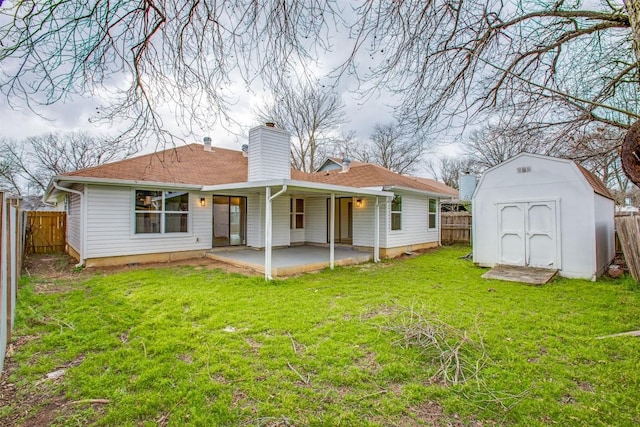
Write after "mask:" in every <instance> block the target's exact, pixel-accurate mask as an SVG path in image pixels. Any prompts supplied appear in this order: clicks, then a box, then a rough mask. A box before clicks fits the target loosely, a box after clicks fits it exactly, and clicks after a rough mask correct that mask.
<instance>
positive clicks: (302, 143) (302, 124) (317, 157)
mask: <svg viewBox="0 0 640 427" xmlns="http://www.w3.org/2000/svg"><path fill="white" fill-rule="evenodd" d="M274 97H275V100H274V101H273V102H270V103H267V104H264V105H262V106H260V107H258V109H257V114H258V117H259V119H260V120H261V121H262V122H263V123H264V122H273V123H275V124H276V125H277V126H278V127H280V128H282V129H285V130H287V131H288V132H289V133H290V134H291V135H293V141H292V142H291V164H292V166H293V167H294V168H296V169H298V170H301V171H304V172H312V171H314V170H315V168H316V167H318V166H319V163H320V162H321V161H322V160H324V157H325V156H326V154H327V150H326V148H327V146H328V145H329V143H331V142H332V141H333V137H332V134H334V133H335V132H337V130H338V128H339V127H340V125H342V124H343V123H344V122H345V116H344V103H343V102H342V99H341V98H340V96H339V95H338V94H336V93H335V92H333V91H331V90H330V89H329V88H327V87H325V86H322V85H319V84H300V85H295V86H294V85H291V86H290V85H287V86H285V87H284V88H283V89H282V90H281V91H278V92H276V93H275V94H274Z"/></svg>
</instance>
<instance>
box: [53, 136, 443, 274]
mask: <svg viewBox="0 0 640 427" xmlns="http://www.w3.org/2000/svg"><path fill="white" fill-rule="evenodd" d="M289 152H290V136H289V135H288V134H287V133H286V132H285V131H283V130H281V129H277V128H275V127H271V126H258V127H255V128H253V129H251V130H250V131H249V141H248V145H247V146H245V147H243V150H242V151H235V150H228V149H224V148H218V147H212V146H211V145H210V139H209V138H205V145H204V146H203V145H200V144H190V145H185V146H182V147H177V148H173V149H169V150H165V151H162V152H158V153H154V154H149V155H144V156H139V157H135V158H131V159H126V160H122V161H118V162H114V163H108V164H104V165H100V166H96V167H92V168H87V169H82V170H78V171H75V172H71V173H66V174H63V175H58V176H55V177H54V178H53V179H52V180H51V182H50V184H49V186H48V188H47V191H46V194H45V200H47V201H49V202H58V203H61V202H65V200H66V206H67V213H68V220H67V227H68V231H67V246H68V251H69V253H70V254H71V255H73V256H74V257H76V258H77V259H78V260H79V262H80V263H82V264H84V265H86V266H102V265H116V264H127V263H132V262H136V263H142V262H154V261H166V260H174V259H180V258H190V257H202V256H204V255H205V254H206V253H207V252H209V251H211V250H212V249H219V248H234V247H246V248H254V249H260V250H264V254H265V255H264V270H265V276H267V277H268V278H269V277H270V276H271V271H272V264H271V256H272V250H273V248H280V247H289V246H294V245H303V244H307V245H320V246H326V247H328V250H327V252H328V257H327V258H328V259H329V265H331V266H333V264H334V249H335V247H336V245H343V246H347V247H350V248H352V249H355V250H362V251H368V252H369V253H371V254H372V256H373V258H374V260H375V261H378V260H379V259H380V257H393V256H396V255H398V254H401V253H403V252H405V251H410V250H418V249H421V248H429V247H435V246H438V245H439V236H440V232H439V213H438V210H439V209H438V207H439V200H440V198H442V197H447V195H445V194H444V193H443V192H442V189H441V188H440V187H435V186H433V185H430V184H429V183H428V182H424V181H421V180H418V179H416V178H412V177H408V176H403V175H399V174H396V173H393V172H391V171H389V170H387V169H385V168H382V167H380V166H377V165H372V164H366V163H357V164H354V165H353V166H351V167H350V166H348V165H347V166H345V167H342V166H341V167H340V169H333V170H325V171H319V172H315V173H304V172H301V171H297V170H292V169H291V168H290V164H289Z"/></svg>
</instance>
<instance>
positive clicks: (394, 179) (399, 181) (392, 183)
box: [307, 162, 457, 195]
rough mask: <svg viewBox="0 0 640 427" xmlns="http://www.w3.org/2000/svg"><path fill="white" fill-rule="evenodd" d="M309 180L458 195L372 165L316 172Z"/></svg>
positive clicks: (360, 164) (440, 186)
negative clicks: (345, 169)
mask: <svg viewBox="0 0 640 427" xmlns="http://www.w3.org/2000/svg"><path fill="white" fill-rule="evenodd" d="M307 180H309V181H314V182H322V183H326V184H338V185H347V186H350V187H404V188H410V189H414V190H420V191H425V192H429V193H435V194H442V195H452V192H454V193H455V194H456V195H457V191H456V190H454V189H452V188H451V187H448V186H446V185H444V184H442V183H439V182H437V181H434V180H432V179H427V178H415V177H411V176H407V175H400V174H398V173H395V172H392V171H390V170H389V169H386V168H383V167H382V166H379V165H375V164H372V163H360V162H358V163H356V164H352V165H351V167H350V168H349V171H348V172H342V170H329V171H324V172H315V173H312V174H309V175H308V178H307ZM443 187H446V188H443Z"/></svg>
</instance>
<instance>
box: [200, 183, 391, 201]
mask: <svg viewBox="0 0 640 427" xmlns="http://www.w3.org/2000/svg"><path fill="white" fill-rule="evenodd" d="M284 185H286V186H287V187H289V188H298V189H301V190H305V191H311V192H321V193H327V192H329V193H340V194H352V195H354V196H377V197H393V193H389V192H387V191H383V190H377V189H371V188H360V187H349V186H345V185H334V184H323V183H318V182H312V181H299V180H292V179H277V180H267V181H248V182H239V183H233V184H220V185H205V186H203V187H202V191H206V192H209V191H210V192H216V191H230V190H249V189H258V188H266V187H282V186H284Z"/></svg>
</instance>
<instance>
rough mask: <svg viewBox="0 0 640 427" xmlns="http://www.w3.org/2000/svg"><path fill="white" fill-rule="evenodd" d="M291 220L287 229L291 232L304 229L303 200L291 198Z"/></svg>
mask: <svg viewBox="0 0 640 427" xmlns="http://www.w3.org/2000/svg"><path fill="white" fill-rule="evenodd" d="M289 212H290V214H291V219H290V221H289V227H290V228H291V229H292V230H297V229H302V228H304V199H296V198H293V197H292V198H291V199H290V201H289Z"/></svg>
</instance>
